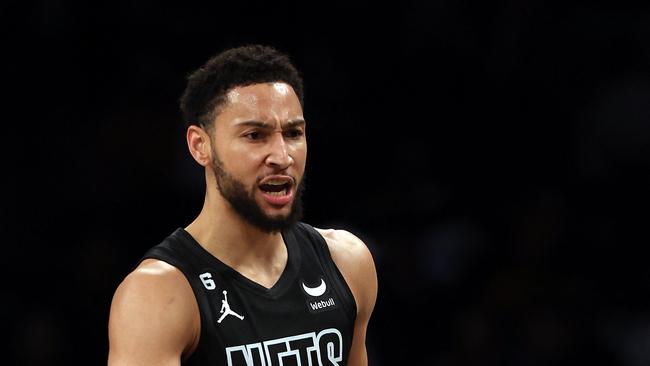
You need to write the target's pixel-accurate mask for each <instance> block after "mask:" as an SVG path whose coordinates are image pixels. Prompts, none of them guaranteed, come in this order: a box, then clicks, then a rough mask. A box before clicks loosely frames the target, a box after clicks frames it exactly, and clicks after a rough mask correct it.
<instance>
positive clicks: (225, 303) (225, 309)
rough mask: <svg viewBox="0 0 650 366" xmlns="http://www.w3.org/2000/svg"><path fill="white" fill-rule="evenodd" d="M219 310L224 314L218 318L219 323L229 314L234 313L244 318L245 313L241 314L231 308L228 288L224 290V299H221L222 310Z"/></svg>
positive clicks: (241, 318)
mask: <svg viewBox="0 0 650 366" xmlns="http://www.w3.org/2000/svg"><path fill="white" fill-rule="evenodd" d="M219 312H220V313H221V314H223V315H221V318H219V320H217V323H221V321H222V320H223V318H225V317H226V316H228V315H234V316H235V317H237V318H239V320H244V316H243V315H239V314H237V313H235V312H234V311H232V309H230V305H229V304H228V291H226V290H223V300H221V310H220V311H219Z"/></svg>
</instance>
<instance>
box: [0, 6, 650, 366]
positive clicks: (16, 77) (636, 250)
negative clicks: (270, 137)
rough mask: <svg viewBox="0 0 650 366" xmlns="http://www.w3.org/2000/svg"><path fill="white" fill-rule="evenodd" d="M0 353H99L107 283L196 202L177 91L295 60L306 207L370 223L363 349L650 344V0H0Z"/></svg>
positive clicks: (463, 351)
mask: <svg viewBox="0 0 650 366" xmlns="http://www.w3.org/2000/svg"><path fill="white" fill-rule="evenodd" d="M0 12H1V15H2V19H1V20H2V22H0V34H1V35H0V49H1V50H2V64H3V67H2V69H3V74H4V75H3V83H2V84H3V85H2V86H3V90H4V93H3V95H4V97H2V101H3V105H4V106H3V108H2V111H3V115H2V116H3V120H4V121H3V127H2V131H3V136H2V140H3V143H2V166H3V173H4V174H3V178H2V179H0V180H1V181H2V185H3V186H2V205H1V206H2V215H3V220H2V222H3V225H4V226H5V227H4V228H3V239H4V240H3V247H2V248H3V255H2V258H3V260H2V262H3V265H2V268H3V272H4V274H3V280H4V281H3V286H2V301H1V302H0V303H1V309H2V311H1V312H0V313H1V315H0V316H1V317H2V318H0V319H1V320H2V324H3V325H4V327H5V329H7V330H8V331H7V332H5V334H6V335H7V337H6V338H7V339H8V340H7V341H6V342H5V344H6V346H7V347H8V354H6V355H5V361H3V362H2V364H11V365H76V364H79V365H82V364H83V365H95V364H105V362H106V355H107V350H108V341H107V329H106V328H107V319H108V311H109V306H110V301H111V297H112V295H113V291H114V290H115V288H116V287H117V285H118V284H119V283H120V281H121V280H122V278H123V277H124V276H125V275H126V274H127V273H128V272H129V271H130V270H131V269H132V267H133V266H134V265H135V264H136V262H137V261H138V260H139V258H140V256H141V255H142V254H143V253H144V252H145V251H146V250H147V249H148V248H149V247H151V246H152V245H155V244H157V243H158V242H160V241H161V240H162V239H163V238H164V237H165V236H167V235H168V234H169V233H171V232H172V231H173V230H174V229H176V228H177V227H179V226H185V225H187V224H188V223H189V222H191V220H192V219H193V218H194V217H195V216H196V215H197V214H198V212H199V209H200V207H201V205H202V199H203V196H202V195H203V181H202V173H201V170H200V168H199V166H198V165H197V164H195V163H194V162H193V161H192V160H191V158H190V156H189V154H188V152H187V149H186V147H185V142H184V130H183V128H182V120H181V118H180V113H179V110H178V103H177V101H178V98H179V97H180V95H181V93H182V91H183V89H184V86H185V77H186V76H187V74H188V73H190V72H191V71H192V70H194V69H195V68H197V67H199V66H200V65H201V64H202V63H203V62H204V61H205V60H207V59H208V58H209V57H210V56H212V55H213V54H215V53H216V52H218V51H220V50H222V49H224V48H226V47H230V46H236V45H240V44H243V43H258V42H261V43H266V44H271V45H274V46H276V47H277V48H279V49H281V50H283V51H285V52H287V53H289V54H290V55H291V56H292V58H293V60H294V61H295V63H296V64H297V65H298V67H299V68H300V69H301V70H302V72H303V75H304V77H305V89H306V105H305V116H306V118H307V120H308V123H309V127H308V128H309V129H308V138H309V143H310V146H309V150H310V151H309V158H308V182H307V191H306V193H305V194H306V196H305V202H306V215H305V218H304V220H305V221H306V222H309V223H311V224H312V225H314V226H319V227H334V228H341V229H347V230H350V231H352V232H354V233H356V234H357V235H358V236H359V237H361V238H362V239H364V241H365V242H366V243H367V245H368V246H369V247H370V249H371V251H372V252H373V254H374V257H375V260H376V264H377V268H378V272H379V284H380V286H379V298H378V302H377V306H376V309H375V313H374V316H373V318H372V320H371V323H370V327H369V333H368V340H367V343H368V351H369V358H370V364H371V365H373V366H385V365H441V366H467V365H483V366H485V365H506V366H508V365H625V366H640V365H649V364H650V296H649V290H650V267H649V266H648V264H647V258H648V254H650V251H648V250H647V246H648V244H650V240H649V239H650V235H649V234H648V230H649V229H650V227H649V226H650V225H648V218H649V216H648V213H647V207H648V204H649V203H650V200H648V198H647V197H646V195H645V194H646V191H647V190H648V187H649V183H650V174H649V172H650V170H649V169H650V6H647V5H635V4H633V3H626V2H612V1H609V2H605V1H601V2H598V1H596V2H594V1H577V2H575V1H574V2H545V1H536V0H525V1H512V0H510V1H499V2H486V1H467V0H461V1H458V0H455V1H452V0H442V1H430V2H425V1H400V2H388V3H384V4H380V3H379V2H377V1H360V2H352V3H351V2H347V1H333V2H315V3H306V2H299V1H281V2H278V1H266V2H262V1H260V2H255V1H242V2H227V3H225V4H224V3H221V2H203V3H195V4H189V3H176V4H175V5H169V4H167V5H163V4H162V3H159V2H155V1H132V2H127V1H113V2H108V3H105V4H99V3H91V2H86V3H72V2H67V1H42V0H41V1H31V2H16V1H13V2H12V1H9V2H3V4H2V5H0Z"/></svg>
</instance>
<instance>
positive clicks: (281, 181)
mask: <svg viewBox="0 0 650 366" xmlns="http://www.w3.org/2000/svg"><path fill="white" fill-rule="evenodd" d="M285 183H287V181H285V180H284V179H270V180H267V181H266V182H264V184H268V185H271V186H281V185H283V184H285Z"/></svg>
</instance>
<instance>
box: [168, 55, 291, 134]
mask: <svg viewBox="0 0 650 366" xmlns="http://www.w3.org/2000/svg"><path fill="white" fill-rule="evenodd" d="M269 82H284V83H287V84H289V85H290V86H291V87H292V88H293V90H294V92H295V93H296V95H297V96H298V99H299V100H300V105H301V106H302V105H303V84H302V77H301V75H300V73H299V72H298V70H297V69H296V67H295V66H294V65H293V63H292V62H291V60H290V59H289V57H288V56H287V55H286V54H284V53H282V52H280V51H278V50H277V49H275V48H273V47H270V46H264V45H247V46H241V47H236V48H231V49H228V50H225V51H223V52H221V53H219V54H217V55H215V56H213V57H212V58H210V60H208V62H206V63H205V64H204V65H203V66H201V67H200V68H198V69H197V70H195V71H194V72H192V73H191V74H190V75H189V77H188V78H187V87H186V88H185V92H184V93H183V96H182V97H181V99H180V108H181V111H182V112H183V119H184V120H185V126H186V127H189V126H190V125H199V126H201V127H203V128H207V129H210V127H211V126H212V121H213V120H214V117H215V112H218V108H219V107H220V106H221V105H222V104H223V103H224V101H225V98H226V94H227V93H228V91H230V90H231V89H232V88H235V87H240V86H247V85H252V84H260V83H269Z"/></svg>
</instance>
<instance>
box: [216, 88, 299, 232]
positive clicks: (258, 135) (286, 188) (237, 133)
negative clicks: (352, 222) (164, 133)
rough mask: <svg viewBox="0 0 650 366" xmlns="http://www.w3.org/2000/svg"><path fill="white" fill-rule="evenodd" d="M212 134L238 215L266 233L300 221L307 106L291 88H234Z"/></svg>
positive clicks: (219, 171)
mask: <svg viewBox="0 0 650 366" xmlns="http://www.w3.org/2000/svg"><path fill="white" fill-rule="evenodd" d="M212 135H213V137H214V142H215V143H214V144H213V147H212V149H213V161H212V168H213V170H214V174H215V178H216V180H217V185H218V189H219V191H220V192H221V195H222V196H223V197H224V198H225V199H226V200H227V201H228V202H229V203H230V204H231V206H232V207H233V209H234V210H235V211H236V212H237V213H238V214H239V215H241V216H242V217H243V218H244V219H246V220H247V221H249V222H250V223H251V224H253V225H255V226H257V227H258V228H260V229H261V230H263V231H266V232H274V231H279V230H282V229H283V228H284V227H286V226H288V225H290V224H292V223H293V222H295V221H297V220H298V219H300V216H301V214H302V206H301V200H300V193H301V191H302V182H303V176H304V172H305V163H306V158H307V141H306V135H305V121H304V117H303V115H302V107H301V106H300V102H299V100H298V97H297V96H296V94H295V92H294V91H293V89H292V88H291V87H290V86H289V85H287V84H285V83H266V84H254V85H250V86H245V87H237V88H234V89H232V90H231V91H230V92H229V93H228V95H227V101H226V103H225V105H223V106H222V107H221V108H220V112H219V113H218V115H217V117H216V119H215V124H214V131H213V133H212Z"/></svg>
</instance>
